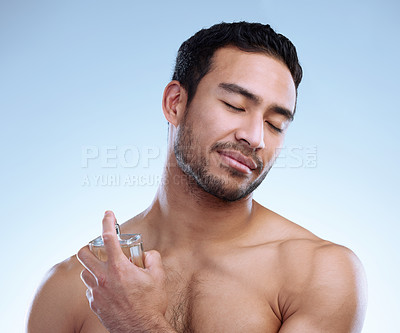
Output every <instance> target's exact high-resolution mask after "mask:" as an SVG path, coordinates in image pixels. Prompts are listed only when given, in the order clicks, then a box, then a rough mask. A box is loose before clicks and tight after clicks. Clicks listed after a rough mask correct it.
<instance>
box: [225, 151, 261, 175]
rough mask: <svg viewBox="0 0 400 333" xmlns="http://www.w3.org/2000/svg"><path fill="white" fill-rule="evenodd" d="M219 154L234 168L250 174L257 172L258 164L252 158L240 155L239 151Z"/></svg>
mask: <svg viewBox="0 0 400 333" xmlns="http://www.w3.org/2000/svg"><path fill="white" fill-rule="evenodd" d="M218 153H219V154H220V155H222V157H223V158H224V159H226V160H227V161H228V164H230V165H231V166H233V167H236V168H239V169H242V170H241V171H246V172H248V173H250V172H251V170H255V169H256V168H257V164H256V163H255V162H254V161H253V159H252V158H250V157H246V156H244V155H243V154H241V153H239V152H238V151H234V150H221V151H218ZM229 162H231V163H229ZM246 169H247V170H246Z"/></svg>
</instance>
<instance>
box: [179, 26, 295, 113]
mask: <svg viewBox="0 0 400 333" xmlns="http://www.w3.org/2000/svg"><path fill="white" fill-rule="evenodd" d="M224 46H235V47H237V48H239V49H240V50H242V51H246V52H261V53H266V54H267V55H270V56H271V57H274V58H276V59H278V60H280V61H282V62H283V63H284V64H285V65H286V66H287V67H288V69H289V71H290V73H291V75H292V77H293V81H294V84H295V87H296V95H297V87H298V86H299V84H300V81H301V78H302V76H303V70H302V68H301V66H300V63H299V60H298V58H297V52H296V48H295V46H294V45H293V44H292V42H291V41H290V40H289V39H288V38H286V37H285V36H283V35H281V34H278V33H276V32H275V31H274V30H273V29H272V28H271V27H270V26H269V25H268V24H267V25H265V24H261V23H249V22H234V23H225V22H222V23H219V24H215V25H213V26H212V27H210V28H208V29H202V30H200V31H198V32H197V33H196V34H194V35H193V36H192V37H190V38H189V39H188V40H186V41H185V42H183V43H182V45H181V47H180V48H179V51H178V55H177V57H176V63H175V69H174V74H173V77H172V79H173V80H177V81H179V82H180V83H181V85H182V86H183V87H184V88H185V89H186V91H187V94H188V101H187V105H189V104H190V102H191V100H192V99H193V97H194V95H195V93H196V90H197V86H198V84H199V82H200V80H201V79H202V78H203V77H204V76H205V75H206V74H207V73H208V72H209V70H210V67H211V63H212V57H213V55H214V53H215V51H216V50H218V49H220V48H222V47H224Z"/></svg>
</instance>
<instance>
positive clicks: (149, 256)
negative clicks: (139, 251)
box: [144, 250, 164, 280]
mask: <svg viewBox="0 0 400 333" xmlns="http://www.w3.org/2000/svg"><path fill="white" fill-rule="evenodd" d="M144 267H146V269H147V270H149V271H150V273H151V275H153V276H155V277H157V278H159V279H161V280H163V279H164V267H163V264H162V261H161V255H160V253H159V252H158V251H156V250H151V251H147V252H145V253H144Z"/></svg>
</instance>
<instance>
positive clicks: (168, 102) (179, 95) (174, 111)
mask: <svg viewBox="0 0 400 333" xmlns="http://www.w3.org/2000/svg"><path fill="white" fill-rule="evenodd" d="M186 102H187V93H186V90H185V88H183V87H182V85H181V84H180V82H179V81H175V80H174V81H171V82H170V83H168V85H167V86H166V87H165V89H164V95H163V100H162V108H163V112H164V116H165V118H166V119H167V121H168V122H169V123H170V124H172V125H174V126H175V127H177V126H178V124H179V122H180V121H181V120H182V118H183V115H184V113H185V110H186Z"/></svg>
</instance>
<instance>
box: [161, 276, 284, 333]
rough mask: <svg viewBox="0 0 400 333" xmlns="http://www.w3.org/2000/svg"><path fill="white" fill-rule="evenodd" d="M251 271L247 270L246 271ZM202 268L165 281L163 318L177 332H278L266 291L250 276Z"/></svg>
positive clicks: (278, 323) (277, 324) (277, 320)
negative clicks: (199, 271) (165, 297)
mask: <svg viewBox="0 0 400 333" xmlns="http://www.w3.org/2000/svg"><path fill="white" fill-rule="evenodd" d="M249 275H251V274H249ZM249 275H248V276H246V275H243V274H238V275H235V274H229V272H222V271H221V272H218V271H213V272H207V271H206V272H204V271H203V272H202V273H201V274H196V275H192V276H191V277H190V278H189V279H187V280H180V279H177V278H176V277H174V279H171V280H169V281H168V283H167V291H168V295H169V305H168V309H167V313H166V317H167V320H168V321H169V322H170V324H171V325H172V326H173V327H174V328H175V330H176V331H177V332H180V333H189V332H202V333H203V332H204V333H207V332H230V333H234V332H278V330H279V327H280V325H281V322H280V320H279V319H278V318H277V316H276V315H275V313H274V311H273V307H272V306H271V304H270V301H269V299H268V295H267V294H266V293H265V290H264V289H263V288H261V287H260V284H259V283H254V281H252V277H250V276H249Z"/></svg>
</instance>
